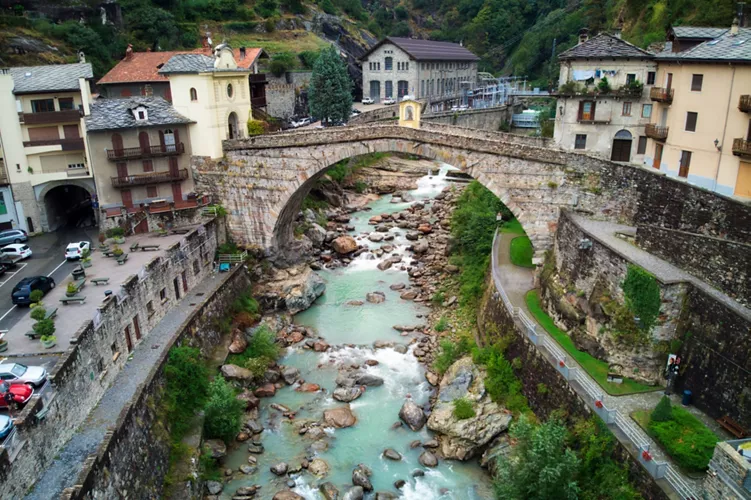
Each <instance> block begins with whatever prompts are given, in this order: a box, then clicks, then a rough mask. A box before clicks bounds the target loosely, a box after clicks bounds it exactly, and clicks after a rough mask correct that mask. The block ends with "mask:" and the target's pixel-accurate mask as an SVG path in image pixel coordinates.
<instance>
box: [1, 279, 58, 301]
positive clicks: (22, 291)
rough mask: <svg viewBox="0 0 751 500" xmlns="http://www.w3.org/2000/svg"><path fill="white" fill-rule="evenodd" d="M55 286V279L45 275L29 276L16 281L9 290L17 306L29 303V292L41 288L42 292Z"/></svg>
mask: <svg viewBox="0 0 751 500" xmlns="http://www.w3.org/2000/svg"><path fill="white" fill-rule="evenodd" d="M53 288H55V280H53V279H52V278H48V277H47V276H29V277H28V278H24V279H22V280H21V281H19V282H18V284H17V285H16V286H14V287H13V291H12V292H11V295H10V297H11V300H12V301H13V303H14V304H16V305H19V306H28V305H29V304H31V297H30V295H31V292H33V291H34V290H41V291H42V292H43V293H44V294H46V293H47V292H49V291H50V290H52V289H53Z"/></svg>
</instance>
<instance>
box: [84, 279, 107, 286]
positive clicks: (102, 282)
mask: <svg viewBox="0 0 751 500" xmlns="http://www.w3.org/2000/svg"><path fill="white" fill-rule="evenodd" d="M89 281H91V282H92V283H94V285H106V284H107V283H109V282H110V279H109V278H94V279H92V280H89Z"/></svg>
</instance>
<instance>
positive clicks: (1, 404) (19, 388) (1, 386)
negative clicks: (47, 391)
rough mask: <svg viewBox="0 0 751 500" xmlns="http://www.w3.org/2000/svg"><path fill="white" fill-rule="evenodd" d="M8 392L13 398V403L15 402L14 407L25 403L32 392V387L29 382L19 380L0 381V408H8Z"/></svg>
mask: <svg viewBox="0 0 751 500" xmlns="http://www.w3.org/2000/svg"><path fill="white" fill-rule="evenodd" d="M8 394H10V395H11V397H12V398H13V403H15V404H16V407H19V406H23V405H25V404H26V402H27V401H28V400H29V399H30V398H31V395H32V394H34V389H33V388H32V387H31V386H30V385H29V384H23V383H20V382H15V383H8V382H0V408H8V407H9V406H10V403H9V401H8V399H9V398H8Z"/></svg>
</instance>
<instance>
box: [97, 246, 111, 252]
mask: <svg viewBox="0 0 751 500" xmlns="http://www.w3.org/2000/svg"><path fill="white" fill-rule="evenodd" d="M99 251H100V252H109V251H110V246H109V245H99Z"/></svg>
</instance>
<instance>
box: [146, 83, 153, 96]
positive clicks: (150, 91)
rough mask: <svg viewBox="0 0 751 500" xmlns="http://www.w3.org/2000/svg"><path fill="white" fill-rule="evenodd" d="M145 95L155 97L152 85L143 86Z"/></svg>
mask: <svg viewBox="0 0 751 500" xmlns="http://www.w3.org/2000/svg"><path fill="white" fill-rule="evenodd" d="M143 95H144V97H154V89H153V88H152V87H151V84H148V83H147V84H146V85H144V86H143Z"/></svg>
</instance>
